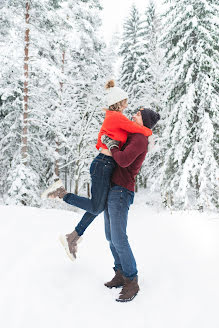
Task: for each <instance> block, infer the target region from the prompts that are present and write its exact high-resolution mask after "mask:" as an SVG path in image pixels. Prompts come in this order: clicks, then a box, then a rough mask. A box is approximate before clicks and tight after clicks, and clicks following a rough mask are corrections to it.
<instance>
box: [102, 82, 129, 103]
mask: <svg viewBox="0 0 219 328" xmlns="http://www.w3.org/2000/svg"><path fill="white" fill-rule="evenodd" d="M105 88H106V96H105V101H106V105H107V107H110V106H111V105H114V104H116V103H118V102H120V101H122V100H124V99H128V93H127V92H126V91H124V90H122V89H121V88H119V87H115V82H114V81H113V80H110V81H108V82H107V83H106V86H105Z"/></svg>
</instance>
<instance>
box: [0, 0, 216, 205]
mask: <svg viewBox="0 0 219 328" xmlns="http://www.w3.org/2000/svg"><path fill="white" fill-rule="evenodd" d="M164 5H165V12H163V13H162V14H161V13H160V12H159V11H158V10H157V6H156V5H155V3H153V1H152V0H150V1H149V2H146V5H145V10H144V12H142V11H140V10H139V9H138V7H137V6H136V5H134V4H133V5H132V7H131V8H130V10H129V11H128V12H127V15H126V19H125V20H124V23H123V32H122V33H121V34H119V33H116V32H115V34H114V35H113V38H112V41H111V42H109V43H106V42H105V41H104V38H103V32H102V21H101V11H102V9H103V7H102V6H103V5H102V3H101V0H37V1H35V0H26V1H23V0H5V1H1V2H0V49H1V51H0V68H1V69H0V167H1V169H0V198H1V202H2V203H3V204H13V205H28V206H36V207H41V206H43V201H42V200H41V198H40V195H41V193H42V192H43V190H45V188H46V187H47V186H49V185H50V184H51V183H53V182H54V180H56V179H57V177H59V178H60V179H62V181H63V182H64V184H65V187H66V188H67V190H68V191H69V192H71V191H72V192H74V193H76V194H80V193H86V194H87V195H88V196H89V194H90V175H89V166H90V163H91V161H92V159H93V158H94V157H95V156H96V154H97V150H96V148H95V144H96V140H97V135H98V132H99V129H100V127H101V124H102V122H103V120H104V111H103V110H102V109H103V108H104V92H105V90H104V85H105V83H106V81H107V80H109V79H111V78H114V79H115V81H116V84H117V85H118V86H120V87H121V88H123V89H124V90H126V91H127V92H128V94H129V99H128V109H127V110H126V112H125V115H127V117H129V118H130V119H131V117H132V113H133V112H134V111H135V110H136V108H137V107H138V106H140V105H141V106H144V107H148V108H152V109H153V110H155V111H157V112H159V113H160V116H161V120H160V121H159V124H158V125H157V126H156V128H155V129H154V131H153V134H154V139H155V145H154V147H153V149H151V150H150V152H148V154H147V156H146V159H145V162H144V164H143V166H142V169H141V171H140V173H139V175H138V177H137V181H136V191H138V190H139V189H140V188H144V189H145V198H147V194H151V193H155V194H156V195H157V194H159V199H160V202H161V204H163V206H165V207H168V208H171V209H177V210H178V209H180V210H184V209H197V210H213V211H215V210H218V208H219V203H218V198H219V197H218V196H219V189H218V183H219V169H218V162H219V159H218V154H219V149H218V148H219V147H218V146H219V95H218V94H219V21H218V17H219V6H218V0H190V1H188V0H166V1H164Z"/></svg>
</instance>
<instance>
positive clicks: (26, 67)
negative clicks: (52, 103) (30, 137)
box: [21, 1, 30, 165]
mask: <svg viewBox="0 0 219 328" xmlns="http://www.w3.org/2000/svg"><path fill="white" fill-rule="evenodd" d="M29 9H30V4H29V1H27V2H26V13H25V22H26V30H25V39H24V41H25V48H24V54H25V57H24V110H23V133H22V148H21V154H22V160H23V163H24V165H27V120H28V75H29V74H28V73H29V72H28V71H29V57H28V55H29V41H30V29H29V18H30V15H29Z"/></svg>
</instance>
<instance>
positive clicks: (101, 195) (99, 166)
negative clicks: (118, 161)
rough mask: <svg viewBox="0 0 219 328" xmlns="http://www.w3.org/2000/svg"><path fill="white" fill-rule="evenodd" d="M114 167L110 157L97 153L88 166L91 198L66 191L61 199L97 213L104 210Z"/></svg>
mask: <svg viewBox="0 0 219 328" xmlns="http://www.w3.org/2000/svg"><path fill="white" fill-rule="evenodd" d="M114 168H115V162H114V160H113V158H112V157H110V156H106V155H103V154H99V155H98V156H97V157H96V158H95V159H94V160H93V162H92V163H91V167H90V174H91V180H92V186H91V199H89V198H86V197H81V196H77V195H75V194H72V193H68V194H66V195H65V196H64V198H63V200H64V201H65V202H66V203H68V204H70V205H73V206H76V207H79V208H81V209H84V210H85V211H87V212H89V213H91V214H94V215H98V214H99V213H101V212H102V211H103V210H104V207H105V202H106V198H107V195H108V191H109V186H110V178H111V175H112V172H113V169H114ZM91 222H92V221H91Z"/></svg>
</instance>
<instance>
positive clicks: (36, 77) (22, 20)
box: [1, 0, 61, 205]
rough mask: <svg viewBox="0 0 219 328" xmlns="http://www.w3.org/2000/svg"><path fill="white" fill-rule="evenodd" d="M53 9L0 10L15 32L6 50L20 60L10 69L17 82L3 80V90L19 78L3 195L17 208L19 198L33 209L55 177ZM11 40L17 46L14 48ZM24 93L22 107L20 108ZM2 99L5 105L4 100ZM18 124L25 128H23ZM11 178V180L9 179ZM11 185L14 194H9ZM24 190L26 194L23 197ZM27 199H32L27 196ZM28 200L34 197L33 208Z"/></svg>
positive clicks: (20, 5) (49, 4)
mask: <svg viewBox="0 0 219 328" xmlns="http://www.w3.org/2000/svg"><path fill="white" fill-rule="evenodd" d="M56 6H57V1H49V0H47V1H38V2H31V4H30V3H29V1H26V2H23V1H17V2H12V1H8V3H7V4H6V5H5V6H4V7H3V10H7V16H6V17H10V18H11V17H12V18H13V24H12V31H13V30H14V31H16V32H15V33H14V35H13V36H12V38H11V39H12V40H13V42H11V49H10V50H11V53H15V52H16V53H18V54H19V57H18V60H17V61H16V60H14V58H13V60H14V64H13V65H14V66H18V67H19V72H20V75H19V76H21V78H20V77H19V76H18V75H15V74H11V75H10V76H8V80H6V76H4V79H3V81H4V83H5V82H6V81H7V84H8V85H10V84H11V83H12V81H13V83H15V81H16V82H17V83H18V84H19V78H20V79H21V81H20V98H21V101H20V104H21V105H20V107H19V108H16V109H17V110H16V117H17V121H18V122H19V124H17V125H16V128H17V129H16V135H15V137H16V136H17V138H16V139H15V138H13V139H14V140H16V141H17V142H16V148H15V151H14V153H12V156H11V157H9V163H7V164H9V165H8V167H7V171H6V175H5V180H4V191H5V192H7V191H9V192H8V198H7V199H10V201H11V199H14V200H15V202H16V203H17V200H18V201H19V200H20V199H21V198H22V203H23V204H34V205H36V203H37V199H38V200H39V194H40V185H41V184H44V183H45V181H46V180H47V179H46V176H47V175H48V174H49V172H54V169H53V166H54V155H53V154H54V149H53V148H52V147H51V145H50V141H51V137H52V135H53V134H54V132H53V131H54V129H53V126H52V124H51V122H49V120H50V119H51V116H52V112H54V109H55V108H56V107H57V104H58V101H59V100H58V97H57V94H58V93H59V91H60V85H59V76H60V69H59V67H57V62H58V61H56V58H57V53H56V38H55V36H56V33H57V31H58V24H56V23H57V19H56V16H55V15H54V9H55V8H56ZM27 11H28V12H27ZM28 15H29V16H28ZM27 17H28V20H27ZM25 24H26V25H25ZM17 31H18V32H17ZM27 31H28V38H27ZM18 33H19V34H18ZM18 36H19V38H18ZM16 37H17V43H16V42H15V40H16ZM28 39H29V40H28ZM3 41H4V43H5V48H7V45H8V43H7V41H8V40H7V38H4V40H3ZM28 41H29V42H28ZM19 49H22V50H19ZM27 49H28V52H27ZM6 53H7V52H6ZM9 58H10V56H9ZM24 61H25V65H24ZM13 65H12V66H11V67H13ZM60 66H61V65H60ZM23 70H25V80H24V78H23V74H24V71H23ZM27 70H28V74H27ZM27 85H28V88H27ZM15 90H17V88H15ZM23 91H24V102H23V104H22V96H23V95H22V93H23ZM27 92H28V94H27ZM1 98H3V99H5V95H3V97H1ZM6 105H7V103H5V102H4V103H3V109H4V108H5V107H6ZM7 107H8V105H7ZM23 108H24V109H25V115H22V114H21V112H22V110H23ZM10 114H13V113H10ZM9 121H10V120H9V119H8V117H4V125H7V124H8V123H9ZM10 122H11V121H10ZM22 122H24V123H25V124H24V125H23V126H22V124H21V123H22ZM22 129H23V130H22ZM22 131H23V135H22ZM10 134H11V133H10ZM13 139H11V140H10V141H11V143H12V142H14V140H13ZM5 140H6V138H5ZM21 141H22V142H21ZM6 147H7V149H8V148H9V149H10V148H12V147H11V144H7V145H6ZM20 154H23V155H24V154H25V156H20ZM6 157H8V156H7V155H6V156H5V154H4V158H6ZM23 162H25V163H24V164H25V165H24V167H23V166H22V165H23ZM5 163H6V161H5ZM25 167H26V168H27V177H28V178H27V177H25V174H24V173H25ZM18 168H20V171H19V169H18ZM31 170H32V172H33V176H35V175H36V176H38V178H37V179H35V178H34V179H30V178H29V177H30V172H31ZM19 172H20V174H19ZM50 175H51V173H50ZM12 176H13V179H11V177H12ZM15 176H16V179H15ZM19 178H20V180H21V181H22V183H20V185H22V189H20V192H22V195H21V194H19V190H18V188H17V186H18V183H17V181H18V180H19ZM15 180H16V188H13V183H14V181H15ZM33 181H35V182H36V181H40V183H38V184H35V182H34V184H32V183H33ZM25 186H26V193H25V194H24V193H23V191H24V189H25ZM31 193H32V195H30V194H31ZM33 195H34V197H35V201H34V202H33V197H32V196H33Z"/></svg>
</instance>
